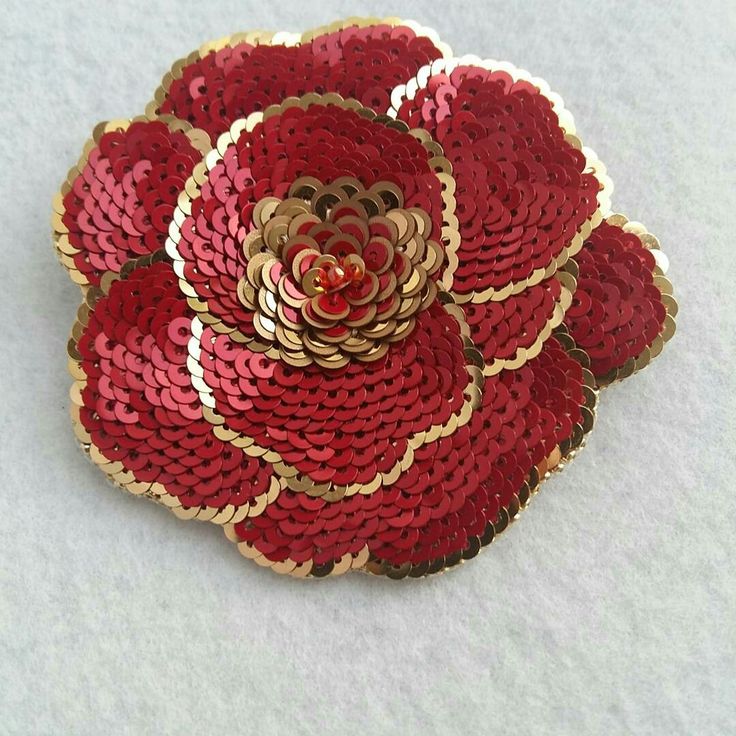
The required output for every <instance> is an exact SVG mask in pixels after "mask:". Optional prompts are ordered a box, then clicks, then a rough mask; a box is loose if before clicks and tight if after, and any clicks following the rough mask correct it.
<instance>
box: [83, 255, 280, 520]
mask: <svg viewBox="0 0 736 736" xmlns="http://www.w3.org/2000/svg"><path fill="white" fill-rule="evenodd" d="M192 316H193V315H192V313H191V311H190V310H189V308H188V307H187V304H186V301H185V300H184V299H183V298H182V296H181V293H180V292H179V287H178V285H177V279H176V276H175V274H174V272H173V270H172V268H171V265H170V264H168V263H156V264H154V265H152V266H150V267H148V268H139V269H136V270H135V271H133V272H132V273H131V275H130V276H129V277H128V278H127V279H125V280H122V281H115V282H113V284H112V286H111V288H110V292H109V294H108V295H107V296H104V297H102V298H101V299H100V300H99V301H98V302H97V304H96V305H95V308H94V311H93V312H92V314H91V315H90V320H89V324H88V325H87V327H86V328H85V330H84V333H83V334H82V336H81V337H80V339H79V343H78V350H79V353H80V355H81V356H82V360H81V367H82V369H83V370H84V373H85V374H86V376H87V381H86V387H85V388H84V389H83V391H82V400H83V403H84V405H83V407H82V409H81V412H80V420H81V422H82V425H83V426H84V428H85V429H86V430H87V431H88V432H89V434H90V435H91V438H92V442H93V444H94V445H95V446H96V447H97V448H98V449H99V450H100V451H101V452H102V454H103V455H104V456H105V457H106V458H107V459H108V460H110V461H120V462H121V463H122V464H123V467H124V468H125V469H126V470H129V471H131V472H132V473H133V474H134V475H135V477H136V479H137V480H138V481H141V482H144V483H154V482H155V483H160V484H161V485H162V486H163V487H164V488H165V490H166V491H167V492H168V493H169V494H171V495H172V496H177V497H178V498H179V500H180V502H181V503H182V504H183V505H184V506H189V507H191V506H198V505H200V504H202V505H205V506H212V507H215V508H221V507H222V506H225V505H226V504H233V505H235V506H239V505H242V504H244V503H247V502H248V500H249V499H251V498H253V497H255V496H258V495H260V494H262V493H264V492H266V491H267V490H268V487H269V486H268V483H269V479H270V476H271V469H270V467H269V466H268V465H267V464H266V463H265V462H262V461H259V460H257V459H254V458H250V457H248V456H247V455H245V454H244V453H243V452H242V450H239V449H238V448H236V447H234V446H233V445H230V444H228V443H224V442H221V441H220V440H219V439H217V438H216V437H215V436H214V434H213V433H212V429H213V427H212V425H211V424H209V423H207V422H206V421H204V420H203V419H202V408H201V405H200V403H199V396H198V395H197V392H196V391H195V390H194V388H193V387H192V380H191V376H190V373H189V371H188V369H187V365H186V361H187V347H186V346H187V342H188V340H189V337H190V336H191V333H190V331H189V327H190V324H191V318H192Z"/></svg>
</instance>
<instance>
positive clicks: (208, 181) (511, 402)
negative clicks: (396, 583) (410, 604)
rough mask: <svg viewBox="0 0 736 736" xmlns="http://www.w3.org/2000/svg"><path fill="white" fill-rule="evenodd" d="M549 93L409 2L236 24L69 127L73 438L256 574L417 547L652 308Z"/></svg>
mask: <svg viewBox="0 0 736 736" xmlns="http://www.w3.org/2000/svg"><path fill="white" fill-rule="evenodd" d="M611 189H612V185H611V182H610V180H609V179H608V177H607V176H606V173H605V168H604V167H603V165H602V164H601V162H600V161H599V160H598V159H597V157H596V156H595V153H594V152H593V151H591V150H590V149H588V148H585V147H584V146H583V145H582V144H581V142H580V140H579V139H578V138H577V137H576V136H575V129H574V123H573V120H572V116H571V115H570V113H569V112H568V111H567V110H566V109H565V108H564V106H563V103H562V100H561V99H560V98H559V97H558V96H557V95H555V94H554V93H553V92H551V91H550V90H549V88H548V87H547V85H546V84H545V83H544V82H543V81H542V80H540V79H536V78H533V77H531V76H529V75H528V74H527V73H526V72H523V71H521V70H518V69H516V68H515V67H513V66H511V65H509V64H506V63H500V62H494V61H482V60H480V59H477V58H474V57H464V58H461V59H456V58H453V57H452V55H451V52H450V50H449V48H448V47H447V46H446V45H445V44H443V43H441V42H440V41H439V40H438V39H437V37H436V35H435V34H434V33H433V32H432V31H429V30H428V29H425V28H422V27H420V26H418V25H417V24H415V23H412V22H408V21H406V22H404V21H399V20H397V19H388V20H385V21H375V20H366V21H356V20H354V19H352V20H350V21H347V22H345V23H336V24H334V25H333V26H330V27H329V28H325V29H318V30H316V31H313V32H310V33H305V34H302V35H297V34H290V33H277V34H265V33H252V34H239V35H236V36H233V37H231V38H228V39H223V40H221V41H218V42H216V43H214V44H209V45H206V46H204V47H203V48H202V49H200V50H199V51H198V52H195V53H193V54H191V55H190V56H189V57H187V58H186V59H184V60H182V61H179V62H177V63H176V64H175V65H174V66H173V67H172V69H171V72H170V73H169V74H167V75H166V77H165V78H164V81H163V84H162V86H161V87H160V88H159V90H158V91H157V92H156V95H155V99H154V101H153V102H152V103H151V104H150V105H149V106H148V108H147V111H146V115H145V116H144V117H139V118H134V119H133V120H122V121H120V120H114V121H111V122H108V123H103V124H101V125H100V126H98V127H97V128H96V129H95V132H94V136H93V139H92V140H91V141H90V142H89V143H88V144H87V146H85V148H84V152H83V155H82V158H81V159H80V161H79V163H78V164H77V166H76V167H75V168H74V169H72V170H71V172H70V173H69V177H68V179H67V181H66V183H65V184H64V185H63V187H62V190H61V192H60V194H59V195H58V196H57V198H56V199H55V201H54V218H53V224H54V231H55V244H56V249H57V252H58V254H59V257H60V259H61V261H62V263H63V264H64V265H65V266H66V267H67V269H68V271H69V273H70V274H71V276H72V278H73V280H74V281H75V282H77V283H78V284H79V285H80V287H81V288H82V292H83V295H84V301H83V304H82V306H81V307H80V309H79V313H78V319H77V323H76V324H75V326H74V328H73V331H72V338H71V340H70V343H69V354H70V359H71V360H70V367H71V371H72V374H73V377H74V380H75V383H74V388H73V391H72V401H73V403H72V414H73V418H74V423H75V430H76V433H77V436H78V438H79V440H80V442H81V443H82V444H83V446H84V448H85V449H86V450H87V452H88V453H89V455H90V456H91V458H92V459H93V460H94V461H95V463H97V464H98V465H99V466H100V467H101V468H102V469H103V470H104V471H105V473H107V475H108V476H109V477H110V478H111V479H112V480H113V481H114V482H115V483H117V484H118V485H119V486H122V487H123V488H125V489H126V490H128V491H130V492H132V493H136V494H140V495H144V496H147V497H149V498H152V499H154V500H156V501H158V502H160V503H162V504H163V505H165V506H168V507H169V508H170V509H172V511H173V512H174V513H175V514H176V515H177V516H179V517H182V518H197V519H203V520H208V521H212V522H214V523H217V524H221V525H223V526H224V529H225V532H226V534H227V536H228V538H230V539H231V540H232V541H234V542H236V543H237V544H238V547H239V549H240V551H241V552H242V553H243V555H245V556H246V557H251V558H253V559H255V560H256V561H257V562H258V563H259V564H262V565H265V566H268V567H271V568H273V569H274V570H277V571H279V572H286V573H291V574H294V575H298V576H307V575H314V576H323V575H327V574H330V573H340V572H345V571H348V570H350V569H364V570H367V571H370V572H374V573H385V574H388V575H390V576H392V577H402V576H405V575H411V576H421V575H425V574H428V573H432V572H437V571H439V570H442V569H444V568H446V567H449V566H452V565H455V564H457V563H458V562H460V561H462V560H464V559H468V558H470V557H472V556H474V555H475V554H476V553H477V552H478V551H479V549H480V548H481V547H482V546H484V545H486V544H488V543H489V542H490V541H491V540H492V539H493V538H494V536H495V535H496V534H497V533H499V532H500V531H502V530H503V529H504V528H505V527H506V526H507V525H508V524H509V522H510V521H511V520H513V519H514V517H515V516H516V514H517V513H518V512H519V510H520V508H522V507H523V506H524V505H525V504H526V503H527V501H528V500H529V498H530V496H531V495H532V493H534V492H535V491H536V490H537V488H538V487H539V484H540V483H541V481H542V480H543V479H544V478H545V477H547V476H548V475H549V474H550V473H551V472H552V471H554V470H556V469H559V468H561V467H563V466H564V465H565V464H566V462H567V461H569V459H570V458H572V456H573V455H574V454H575V452H576V450H577V449H578V448H579V447H580V446H581V445H582V443H583V441H584V438H585V435H586V433H587V432H588V431H590V429H591V428H592V425H593V419H594V410H595V405H596V400H597V390H598V388H599V387H600V386H602V385H604V384H606V383H609V382H611V381H613V380H616V379H619V378H623V377H625V376H627V375H630V374H631V373H633V372H634V371H636V370H638V369H639V368H641V367H643V366H645V365H646V364H647V363H648V362H649V361H650V360H651V359H652V358H653V357H654V356H655V355H656V354H657V353H658V352H659V351H660V350H661V349H662V346H663V344H664V342H665V341H666V340H667V339H668V338H669V337H670V336H671V334H672V332H673V331H674V321H673V318H674V315H675V313H676V304H675V302H674V300H673V299H672V296H671V287H670V284H669V282H668V281H667V279H666V278H665V277H664V271H665V269H666V259H665V257H664V256H663V255H662V254H661V252H660V251H659V245H658V243H657V241H656V239H655V238H654V237H653V236H651V235H649V234H648V233H647V232H646V230H645V229H644V228H643V226H641V225H639V224H638V223H634V222H628V220H627V219H626V218H625V217H623V216H622V215H615V214H613V213H612V212H611V210H610V193H611Z"/></svg>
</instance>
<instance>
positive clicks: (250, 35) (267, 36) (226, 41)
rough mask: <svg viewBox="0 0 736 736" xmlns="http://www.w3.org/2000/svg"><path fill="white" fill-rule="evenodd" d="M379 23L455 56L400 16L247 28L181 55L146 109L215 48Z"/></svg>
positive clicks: (291, 42)
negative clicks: (295, 27)
mask: <svg viewBox="0 0 736 736" xmlns="http://www.w3.org/2000/svg"><path fill="white" fill-rule="evenodd" d="M375 25H388V26H391V27H392V28H396V27H397V26H406V27H407V28H410V29H411V30H412V31H414V33H415V34H416V35H417V36H419V37H422V38H428V39H429V40H430V41H431V42H432V43H433V44H434V46H435V47H436V48H437V49H438V50H439V51H440V53H441V54H442V58H451V57H452V49H451V48H450V47H449V46H448V45H447V44H446V43H445V42H444V41H442V40H440V37H439V34H438V33H437V32H436V31H435V30H433V29H432V28H427V27H426V26H422V25H420V24H419V23H417V22H416V21H413V20H402V19H401V18H398V17H396V16H391V17H388V18H372V17H351V18H345V19H343V20H337V21H335V22H334V23H330V24H328V25H324V26H319V27H317V28H313V29H311V30H308V31H304V32H303V33H292V32H290V31H263V30H254V31H246V32H242V33H234V34H232V35H230V36H223V37H222V38H218V39H215V40H214V41H208V42H206V43H204V44H202V45H201V46H200V47H199V48H198V49H195V50H194V51H192V52H191V53H190V54H188V55H187V56H185V57H183V58H181V59H177V60H176V61H175V62H174V63H173V64H172V65H171V68H170V69H169V71H168V72H166V74H164V77H163V79H162V80H161V84H160V85H159V86H158V87H157V89H156V91H155V92H154V95H153V99H152V100H151V101H150V102H149V103H148V104H147V105H146V113H148V114H152V115H155V114H156V111H157V110H158V109H159V108H160V107H161V105H162V104H163V102H164V100H165V99H166V96H167V95H168V93H169V89H170V88H171V85H172V83H173V82H174V81H175V80H177V79H181V77H182V75H183V71H184V67H186V66H189V65H190V64H194V63H196V62H198V61H201V60H202V59H203V58H204V57H205V56H207V54H209V53H210V52H212V51H215V52H217V51H221V50H222V49H224V48H227V47H230V48H232V47H234V46H237V45H238V44H241V43H247V44H250V45H252V46H256V45H260V46H280V45H283V46H299V45H301V44H306V43H311V42H312V40H314V38H316V37H318V36H322V35H325V34H327V33H334V32H337V31H344V30H347V29H349V28H367V27H368V26H375Z"/></svg>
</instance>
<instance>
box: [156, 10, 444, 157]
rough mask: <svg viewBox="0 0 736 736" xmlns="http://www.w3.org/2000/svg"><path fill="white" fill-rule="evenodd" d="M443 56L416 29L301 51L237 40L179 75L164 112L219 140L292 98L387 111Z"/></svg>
mask: <svg viewBox="0 0 736 736" xmlns="http://www.w3.org/2000/svg"><path fill="white" fill-rule="evenodd" d="M440 54H441V51H440V49H438V48H437V47H436V46H435V45H434V43H433V42H432V41H431V40H430V39H429V38H426V37H423V36H420V35H417V34H416V32H415V31H414V30H413V29H411V28H409V27H408V26H396V27H391V26H389V25H388V24H380V25H374V26H368V27H367V28H359V27H355V26H353V27H346V28H344V29H341V30H339V31H336V32H333V33H325V34H322V35H319V36H317V37H315V38H313V39H312V40H311V42H309V43H302V44H299V45H296V46H284V45H280V44H275V45H268V44H257V45H256V44H251V43H246V42H243V43H234V44H232V45H227V46H225V47H224V48H221V49H219V50H217V51H210V52H208V53H206V54H205V55H204V56H203V57H202V58H199V59H197V60H196V61H193V62H192V63H190V64H186V65H184V66H183V68H178V69H177V70H176V78H174V79H172V80H171V81H170V82H169V83H168V88H167V89H166V90H163V92H164V96H163V99H162V101H161V102H160V103H159V104H158V108H157V112H160V113H169V114H173V115H176V116H177V117H179V118H182V119H184V120H188V121H189V122H190V123H191V124H192V125H193V126H195V127H197V128H202V129H204V130H206V131H207V132H208V133H209V134H210V136H211V138H212V143H213V144H214V143H215V142H216V140H217V136H218V135H219V134H220V133H223V132H224V131H226V130H227V129H228V127H229V126H230V124H231V123H232V122H233V121H235V120H237V119H238V118H242V117H247V116H248V115H249V114H250V113H252V112H257V111H259V110H264V109H265V108H266V107H268V105H270V104H273V103H278V102H281V101H282V100H283V99H284V98H285V97H300V96H302V95H304V94H306V93H308V92H318V93H320V94H322V93H324V92H337V93H338V94H340V95H342V96H343V97H346V98H347V97H351V98H354V99H356V100H358V101H359V102H361V103H362V104H363V105H365V106H366V107H369V108H372V109H374V110H378V111H381V112H383V111H385V110H386V109H388V106H389V101H390V100H389V94H390V92H391V90H392V89H393V88H394V87H395V86H396V85H397V84H401V83H402V82H405V81H406V80H407V79H409V78H410V77H411V76H412V75H413V74H415V73H416V72H417V71H418V70H419V68H420V67H422V66H424V65H425V64H428V63H429V62H431V61H432V60H433V59H437V58H439V56H440Z"/></svg>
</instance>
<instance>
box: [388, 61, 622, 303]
mask: <svg viewBox="0 0 736 736" xmlns="http://www.w3.org/2000/svg"><path fill="white" fill-rule="evenodd" d="M392 102H393V106H394V107H393V109H392V111H391V112H390V114H391V115H393V116H395V117H397V118H398V119H399V120H403V121H404V122H406V123H407V124H408V125H410V126H411V127H413V128H415V127H418V128H422V129H424V130H427V131H428V132H429V133H431V134H432V136H433V138H434V139H435V140H436V141H437V142H438V143H440V144H441V145H442V147H443V149H444V152H445V156H446V157H447V158H448V159H449V160H450V162H451V163H452V174H453V177H454V178H455V180H456V182H457V191H456V193H455V198H456V201H457V209H456V214H457V217H458V220H459V222H460V235H461V242H460V246H459V249H458V250H457V253H456V259H457V263H456V265H454V264H452V263H451V264H450V268H452V267H453V265H454V270H453V271H452V277H453V278H452V290H453V293H454V294H455V295H456V299H457V301H458V302H460V303H463V302H466V301H472V302H474V303H483V302H486V301H489V300H492V301H501V300H503V299H505V298H506V297H507V296H509V295H510V294H516V293H519V292H521V291H523V290H524V289H525V288H527V287H528V286H530V285H534V284H538V283H539V282H540V281H542V280H543V279H545V278H549V277H550V276H551V275H553V274H554V272H555V271H556V270H557V269H558V268H560V267H561V266H562V265H564V263H565V262H566V261H567V259H568V258H569V257H570V256H571V255H573V254H574V253H575V252H577V251H578V250H579V249H580V247H581V246H582V242H583V238H584V237H585V236H587V235H588V234H589V233H590V231H591V229H592V227H593V226H594V225H595V224H597V223H598V222H600V219H601V215H600V213H599V212H598V208H599V206H603V207H604V208H605V206H606V203H607V184H608V180H607V179H606V178H605V177H604V175H603V168H602V166H601V165H600V164H599V163H598V161H597V159H596V158H595V155H594V154H593V152H592V151H589V150H588V149H583V148H582V145H581V143H580V141H579V140H578V139H577V138H575V136H574V135H572V132H573V130H574V128H573V127H572V118H571V116H569V114H568V113H567V112H566V111H565V110H564V108H563V107H562V105H561V100H559V98H557V96H556V95H553V93H550V92H549V91H548V88H547V87H546V85H545V84H544V83H543V82H542V81H541V80H536V79H534V78H531V77H529V76H528V75H527V74H526V73H524V72H522V71H520V70H516V69H515V68H514V67H511V66H510V65H508V64H501V63H499V62H493V61H481V60H479V59H473V58H469V59H467V60H466V59H452V60H446V59H442V60H439V61H437V62H434V63H433V64H432V65H431V66H430V67H427V68H425V69H423V70H421V71H420V73H419V74H418V75H417V77H416V78H415V79H414V80H412V81H411V82H409V83H408V84H406V85H402V86H400V87H398V88H397V89H396V90H394V93H393V94H392Z"/></svg>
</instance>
